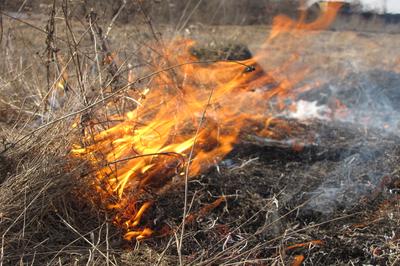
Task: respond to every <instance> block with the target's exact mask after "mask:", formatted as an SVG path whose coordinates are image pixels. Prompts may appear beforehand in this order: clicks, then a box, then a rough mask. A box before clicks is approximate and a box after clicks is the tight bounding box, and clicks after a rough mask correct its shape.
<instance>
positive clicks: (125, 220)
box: [71, 4, 340, 240]
mask: <svg viewBox="0 0 400 266" xmlns="http://www.w3.org/2000/svg"><path fill="white" fill-rule="evenodd" d="M339 8H340V7H339V6H338V5H337V4H332V5H329V8H327V9H326V12H323V13H322V14H321V16H320V17H319V18H318V19H317V20H316V21H314V22H312V23H309V24H307V23H303V22H295V21H293V20H291V19H289V18H287V17H283V16H280V17H278V18H276V20H275V24H274V27H273V29H272V31H271V35H270V38H269V39H268V41H269V40H271V39H273V38H275V37H276V36H278V35H279V34H281V33H282V32H286V33H287V32H296V34H299V33H300V32H303V31H304V30H316V29H322V28H324V27H326V26H328V25H329V24H330V23H331V22H332V21H333V20H334V18H335V16H336V13H337V11H338V10H339ZM303 33H304V32H303ZM268 41H267V43H266V44H265V45H267V44H268ZM193 45H194V42H193V41H190V40H177V41H174V42H172V43H170V44H169V45H166V47H165V48H164V49H163V52H162V55H163V57H162V58H160V57H155V58H153V61H154V65H156V66H158V68H157V69H156V71H157V72H159V75H156V76H154V77H153V78H152V80H151V82H150V83H149V84H146V87H144V88H137V90H135V91H136V92H139V94H138V95H137V97H139V98H136V100H135V101H137V102H140V105H137V107H136V109H134V110H132V111H130V112H127V113H125V114H123V115H115V116H114V117H112V120H115V121H122V122H120V123H117V124H114V125H113V126H111V127H109V128H108V129H105V130H104V129H103V128H100V127H97V128H96V127H94V126H88V127H87V128H85V136H84V138H83V140H82V144H80V145H77V144H75V145H74V146H73V149H72V151H71V153H72V154H73V155H74V156H77V157H79V158H83V159H86V160H87V161H88V162H89V163H90V165H91V167H92V168H93V169H96V172H95V173H94V174H92V175H91V176H90V178H91V181H90V182H89V183H90V184H91V188H93V192H94V193H92V194H93V197H95V198H96V200H97V201H98V202H99V204H100V205H101V206H103V207H105V208H106V209H108V211H110V212H111V213H112V214H113V217H114V219H113V220H114V224H116V225H117V226H119V227H121V228H123V229H124V230H126V233H125V239H126V240H132V239H137V240H140V239H144V238H147V237H150V236H151V235H153V234H154V232H153V230H152V229H150V228H149V226H148V225H146V223H145V222H144V220H145V219H143V217H144V216H145V214H146V212H147V211H148V210H149V209H150V208H151V206H152V205H153V204H154V202H155V198H156V197H157V195H161V194H162V193H164V192H165V190H166V188H167V187H168V186H167V185H171V184H173V182H171V181H172V180H173V179H178V180H181V181H182V173H185V171H186V170H188V175H189V176H190V177H193V176H195V175H198V174H199V173H201V172H202V171H204V170H205V169H207V168H208V167H210V166H211V165H213V164H215V163H216V162H219V161H221V159H223V158H224V156H225V155H226V154H227V153H229V152H230V151H231V150H232V149H233V146H234V145H235V144H236V143H237V142H238V140H239V136H240V134H241V132H243V131H246V130H251V131H252V132H254V133H255V134H257V135H259V136H263V137H269V138H280V137H281V136H283V135H285V134H286V133H288V132H290V130H291V129H290V127H289V126H288V125H287V124H285V123H284V122H282V120H280V119H278V118H276V114H277V113H279V112H283V111H284V110H285V109H287V108H288V107H289V105H290V104H291V103H290V101H291V100H294V99H295V98H296V95H297V94H298V93H301V92H303V91H304V90H305V88H298V89H295V85H296V84H297V83H298V82H299V81H301V80H303V79H304V75H305V74H306V73H305V72H301V71H300V72H299V73H298V74H297V75H293V77H294V78H293V79H291V80H279V82H278V81H277V80H276V79H275V78H274V77H273V76H272V74H273V73H274V71H272V72H271V73H265V72H264V70H263V69H262V68H261V67H260V66H259V65H258V63H257V61H258V60H262V59H268V54H267V53H266V52H265V51H263V50H261V51H260V53H258V54H257V55H255V56H254V57H253V58H252V59H248V60H244V61H241V62H216V63H208V64H198V63H197V64H194V63H192V64H190V63H188V62H195V61H196V60H197V59H196V58H194V57H193V56H192V55H191V54H190V52H189V51H190V48H191V47H193ZM115 58H116V56H115V55H112V56H111V59H113V60H114V59H115ZM111 59H110V60H111ZM170 65H179V66H180V67H179V68H175V69H173V70H168V71H161V70H162V67H166V66H170ZM279 71H281V69H277V70H275V72H279ZM132 78H133V73H131V72H130V73H129V79H130V80H131V79H132ZM130 97H132V98H134V96H130ZM272 125H275V127H276V128H278V130H279V132H276V131H274V130H272V129H271V126H272ZM276 125H279V126H276ZM216 204H220V201H218V202H217V203H216ZM212 206H214V205H212ZM189 217H191V216H189ZM190 219H192V218H190Z"/></svg>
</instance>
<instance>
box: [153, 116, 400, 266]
mask: <svg viewBox="0 0 400 266" xmlns="http://www.w3.org/2000/svg"><path fill="white" fill-rule="evenodd" d="M303 126H304V127H306V128H308V130H309V131H308V132H309V134H312V133H313V132H319V139H318V143H317V144H316V143H314V144H313V145H309V146H306V147H304V149H302V150H301V151H295V150H294V149H293V148H292V147H291V146H287V147H283V146H282V145H280V146H279V147H278V146H276V145H271V144H268V145H261V144H260V142H255V143H251V141H244V142H243V143H241V144H239V145H237V147H236V148H235V150H234V151H233V152H231V154H229V156H228V157H227V158H225V159H224V161H223V162H222V163H220V164H219V165H218V166H214V167H212V169H210V170H209V172H208V173H207V174H204V175H202V176H200V177H198V178H196V179H194V180H192V181H191V182H190V184H189V191H190V193H189V202H192V203H193V204H192V208H191V213H198V212H199V210H200V209H202V208H204V206H207V205H209V204H211V203H212V202H213V201H215V200H216V199H217V198H218V197H220V196H222V195H224V196H225V197H226V201H225V202H223V203H222V204H220V205H219V206H218V207H216V208H215V209H213V210H211V211H209V212H207V213H206V214H204V213H203V215H199V216H198V217H197V219H196V220H195V221H194V222H192V223H190V224H189V225H187V228H186V235H185V240H184V244H183V248H182V251H183V255H184V256H185V257H186V258H187V262H188V263H191V264H215V265H217V264H221V263H229V262H235V261H241V260H243V258H247V259H248V260H249V261H253V262H254V263H255V262H257V261H258V260H259V263H261V262H262V261H263V260H262V259H264V263H266V262H267V261H268V260H265V258H269V262H270V263H272V262H273V261H274V260H276V259H277V258H279V260H283V261H284V262H285V264H290V263H291V262H292V261H293V259H294V257H295V256H296V255H304V256H305V260H304V263H305V264H306V265H343V264H348V263H351V262H352V263H355V264H357V265H361V264H376V265H385V264H387V263H393V262H394V261H393V253H396V252H398V250H397V251H396V250H395V249H396V248H395V246H396V245H395V244H394V243H398V241H399V239H398V237H399V234H400V231H399V229H398V226H399V218H400V216H399V215H400V213H399V206H398V197H399V194H398V192H399V180H400V179H399V173H398V171H399V168H398V160H399V156H400V150H399V148H398V147H397V146H398V143H399V138H398V137H396V136H390V135H387V134H384V135H382V132H379V131H378V130H375V131H373V130H371V131H364V130H363V129H362V128H356V127H354V126H353V125H349V124H336V125H327V124H325V123H321V122H318V121H314V122H312V123H310V124H308V125H303ZM246 162H247V163H246ZM329 191H333V192H331V193H334V194H333V195H329ZM183 195H184V191H183V188H182V187H177V188H176V189H174V190H172V191H171V192H169V193H167V194H165V195H163V196H162V197H161V198H160V199H159V200H158V202H157V204H156V206H155V208H154V209H153V210H152V211H151V212H150V213H149V214H148V216H147V219H148V220H150V221H153V222H152V225H153V226H155V227H157V226H158V227H159V228H162V227H163V226H165V225H166V224H168V225H169V226H171V227H172V228H174V227H175V226H177V225H179V223H180V222H181V215H182V209H183ZM169 239H170V237H169V236H164V237H162V238H156V239H152V240H148V241H146V244H147V245H148V246H149V247H151V248H152V249H155V250H158V251H159V252H160V253H161V252H163V251H164V250H166V251H165V256H167V257H168V256H171V257H175V256H177V253H176V247H169V248H168V247H167V246H166V245H167V243H168V241H169ZM313 240H321V241H322V244H320V245H312V244H310V245H307V244H306V245H304V246H303V247H298V248H293V247H292V248H291V246H292V245H295V244H301V243H307V242H309V241H313ZM250 264H251V263H250Z"/></svg>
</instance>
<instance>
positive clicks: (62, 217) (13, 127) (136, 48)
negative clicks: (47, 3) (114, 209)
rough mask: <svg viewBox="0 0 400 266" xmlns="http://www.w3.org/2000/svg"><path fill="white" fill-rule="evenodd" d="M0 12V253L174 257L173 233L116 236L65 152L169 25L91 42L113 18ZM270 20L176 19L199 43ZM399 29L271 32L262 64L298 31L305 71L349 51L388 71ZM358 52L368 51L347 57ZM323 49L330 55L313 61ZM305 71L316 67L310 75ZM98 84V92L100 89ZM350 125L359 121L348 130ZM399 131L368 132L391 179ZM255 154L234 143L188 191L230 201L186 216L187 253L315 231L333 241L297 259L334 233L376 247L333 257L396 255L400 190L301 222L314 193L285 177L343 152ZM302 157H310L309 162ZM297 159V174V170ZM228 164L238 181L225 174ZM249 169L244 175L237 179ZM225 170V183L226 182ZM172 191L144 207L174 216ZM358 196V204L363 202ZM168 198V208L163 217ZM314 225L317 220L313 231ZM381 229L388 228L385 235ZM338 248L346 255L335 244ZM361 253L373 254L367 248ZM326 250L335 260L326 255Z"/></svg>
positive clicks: (278, 244) (367, 66)
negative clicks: (394, 134) (110, 60)
mask: <svg viewBox="0 0 400 266" xmlns="http://www.w3.org/2000/svg"><path fill="white" fill-rule="evenodd" d="M64 8H65V7H64ZM52 18H54V22H52ZM3 20H4V21H3V23H4V25H3V26H4V32H3V39H2V43H1V46H2V49H1V58H2V60H3V64H2V65H1V67H0V68H1V69H0V73H1V78H0V114H1V118H0V125H1V129H0V145H1V146H0V152H1V153H0V234H1V236H2V238H1V250H0V264H1V265H16V264H20V265H25V264H26V265H45V264H48V265H83V264H86V265H121V264H122V265H123V264H126V265H132V264H135V265H149V264H160V265H174V264H176V263H177V261H178V252H177V248H176V245H177V244H176V243H178V236H171V237H166V238H163V239H154V240H151V241H148V242H140V243H122V242H121V232H119V231H118V229H116V228H114V227H113V226H112V225H111V224H110V223H109V219H108V217H107V216H106V213H104V212H102V211H101V210H97V209H93V208H92V205H91V204H90V203H88V202H86V201H85V200H83V198H81V195H79V193H80V192H79V190H78V189H77V187H79V186H80V185H81V180H80V179H79V178H80V177H81V176H83V175H84V173H85V172H86V171H87V169H86V165H85V164H84V163H82V162H77V161H73V160H72V159H71V158H70V156H69V150H70V148H71V145H72V143H75V142H76V141H77V139H79V138H80V132H79V130H78V129H74V128H72V124H73V123H74V122H75V121H76V120H75V119H76V118H77V117H79V118H81V120H85V117H91V116H95V115H98V114H99V113H100V114H103V115H104V116H107V115H108V114H109V112H110V113H112V112H115V110H108V109H106V108H105V107H104V106H105V103H106V102H107V101H108V100H109V101H115V103H116V105H117V106H118V107H119V108H121V110H117V111H121V112H123V111H124V109H123V108H127V107H129V103H127V101H128V100H126V97H125V96H126V95H125V94H124V93H122V92H121V93H115V92H118V91H122V88H124V85H125V84H126V83H127V78H126V77H127V72H128V71H129V69H130V68H134V69H135V71H137V73H138V75H139V74H141V75H145V74H148V73H151V72H152V71H153V69H152V68H151V67H147V64H148V62H146V57H145V56H143V50H145V51H146V52H148V50H147V49H146V48H147V47H148V46H147V45H148V44H149V43H150V42H153V41H154V38H159V37H158V34H157V30H160V31H162V32H163V34H164V36H163V38H168V36H173V35H174V34H175V32H174V30H170V29H168V28H167V27H161V26H160V27H158V28H157V29H156V31H154V29H152V28H151V26H152V25H149V24H148V23H140V22H138V24H137V25H125V26H121V27H118V26H115V25H111V30H110V33H109V34H110V41H109V42H107V43H106V47H101V46H102V44H103V43H102V42H103V40H102V35H100V34H99V31H98V28H96V27H98V26H102V27H103V29H106V28H107V27H108V26H109V24H108V23H107V24H104V25H103V24H102V25H96V23H94V22H95V20H92V21H91V22H88V21H75V20H73V21H71V20H69V19H68V16H64V13H63V10H62V9H61V6H57V8H56V9H55V15H54V16H51V15H50V16H48V17H42V18H38V19H34V20H29V23H30V24H32V25H36V26H37V27H38V28H39V29H42V31H40V30H39V29H35V28H34V27H32V25H28V24H26V23H25V24H24V23H22V22H19V21H15V20H13V19H10V18H7V17H3ZM46 24H47V25H48V26H47V29H46V31H49V30H50V29H54V30H55V31H54V33H53V34H49V33H46V32H43V29H44V28H45V25H46ZM266 30H268V27H263V26H253V27H250V26H248V27H247V26H242V27H233V26H232V27H228V26H221V27H209V26H203V25H201V24H197V25H194V26H191V27H187V28H186V29H185V30H184V31H183V32H184V34H185V35H186V36H187V37H194V38H196V39H198V40H199V42H200V44H201V45H203V46H205V47H207V48H208V49H216V50H218V49H219V47H221V46H226V43H230V42H234V43H241V44H244V45H245V46H247V47H249V49H250V50H251V51H252V52H254V51H256V50H257V49H258V47H259V46H260V43H261V42H262V41H263V40H264V38H265V32H266ZM154 33H155V34H154ZM93 36H95V37H93ZM398 38H400V37H399V36H398V35H391V34H374V33H362V32H346V31H341V32H329V31H328V32H324V33H322V34H320V35H317V36H314V37H310V39H306V40H298V43H296V42H290V43H286V42H285V40H279V41H277V42H276V43H274V44H273V45H272V46H271V47H269V48H268V49H270V50H271V52H272V54H275V55H276V56H275V57H273V58H271V60H270V61H269V62H261V63H262V65H263V67H265V70H268V69H269V68H272V67H273V66H276V65H279V64H280V63H281V62H282V61H284V60H286V59H287V58H286V56H287V52H288V51H290V50H291V49H295V48H296V47H297V46H298V45H299V43H301V44H302V45H305V43H308V44H309V45H308V46H307V49H304V50H302V53H303V54H300V55H299V56H301V57H303V58H304V60H303V61H302V62H301V64H300V65H296V66H295V67H297V68H301V67H303V66H304V65H307V66H313V67H312V68H311V70H312V71H311V72H312V73H314V75H317V74H320V73H325V74H326V73H328V74H326V79H325V80H326V81H328V82H330V81H331V80H334V79H337V77H344V76H346V74H347V73H345V71H346V70H347V68H346V69H344V68H341V67H338V66H347V65H348V64H354V62H358V63H359V64H357V66H356V67H357V68H358V69H359V70H360V72H363V73H367V72H373V71H375V70H376V69H380V70H388V71H393V72H398V71H399V70H400V68H399V62H400V61H399V59H400V53H399V52H400V49H399V48H398V47H397V46H396V44H397V43H399V42H398ZM144 48H145V49H144ZM280 51H285V53H286V54H285V53H281V52H280ZM109 52H113V53H116V54H118V55H119V58H118V66H119V68H117V69H115V68H114V67H113V66H111V65H103V64H102V58H103V57H104V55H105V54H107V53H109ZM56 53H57V54H58V56H57V55H56ZM360 58H366V60H363V61H362V62H359V61H357V60H359V59H360ZM321 62H329V64H328V63H327V64H325V65H324V66H321ZM143 66H146V67H143ZM316 69H318V71H316ZM63 70H66V72H67V73H68V91H64V90H60V89H57V88H56V86H54V84H56V83H57V82H58V81H59V79H60V77H62V74H63ZM309 79H311V80H312V79H313V76H310V77H309ZM144 81H146V79H145V80H144ZM107 84H108V85H109V86H106V85H107ZM106 87H108V89H106ZM110 88H111V92H110ZM52 97H53V98H52ZM107 97H108V100H107V101H106V100H104V99H105V98H107ZM52 99H56V100H59V103H58V104H56V103H55V102H54V101H52ZM329 130H331V129H329ZM355 135H356V136H357V135H361V133H360V132H358V131H357V133H355ZM346 137H347V135H346ZM360 138H361V137H360ZM394 139H395V140H396V141H397V139H396V138H394ZM395 140H392V139H390V138H389V140H388V141H387V143H389V144H385V143H386V142H384V144H382V143H383V142H382V143H378V142H373V144H374V145H375V144H376V145H378V146H379V145H382V146H383V147H384V148H385V149H387V154H388V155H387V156H383V155H382V156H383V157H379V158H383V159H382V160H385V162H387V163H385V164H383V165H382V166H380V165H378V164H377V165H376V168H377V169H384V168H385V167H387V168H389V167H392V168H393V169H391V171H393V173H394V174H393V178H394V179H395V178H398V176H399V175H398V173H397V172H396V171H398V167H397V168H396V166H395V165H396V162H397V161H396V160H398V151H397V150H396V151H392V150H391V149H389V148H388V147H390V146H391V145H392V143H395V145H397V144H398V142H395ZM335 145H336V146H337V145H339V143H336V144H335ZM335 145H331V147H332V146H335ZM343 145H345V144H343ZM328 146H329V145H328ZM371 146H373V145H372V144H371ZM368 147H369V146H368ZM244 149H245V148H244ZM250 150H252V151H254V147H250ZM333 150H334V151H328V154H331V155H330V156H332V157H335V156H337V155H336V148H335V149H333ZM318 152H321V151H318ZM318 152H316V154H318ZM256 154H258V155H260V156H266V158H265V159H264V160H260V161H259V160H255V159H254V158H252V156H255V155H254V154H251V153H250V155H249V153H248V154H244V155H242V157H240V156H239V157H238V158H244V159H245V160H244V162H243V164H242V165H239V166H238V167H237V168H235V169H233V170H232V169H223V168H222V170H221V171H222V174H221V173H218V172H216V171H214V172H211V173H210V174H208V175H205V176H203V177H202V178H200V180H199V181H193V182H192V183H190V188H191V190H190V195H189V196H190V199H193V202H192V204H193V209H194V210H195V211H197V210H199V209H201V206H204V205H206V204H208V203H210V202H212V201H213V200H214V199H215V197H218V196H221V195H226V197H227V198H228V200H227V203H226V204H225V205H224V206H221V207H220V208H218V209H217V210H215V212H213V213H212V214H210V215H209V217H199V219H197V220H196V223H194V224H193V225H190V226H189V228H188V230H187V231H186V233H185V235H184V242H185V245H184V247H183V252H182V253H183V260H184V262H185V263H186V264H193V265H209V264H225V265H236V264H246V263H247V264H250V265H256V264H260V265H264V264H275V265H277V264H281V265H283V264H288V263H291V262H292V260H293V257H294V256H295V255H297V254H299V253H300V252H299V251H297V250H294V251H290V250H288V249H287V247H288V246H290V245H291V244H294V243H298V242H308V241H312V240H314V238H324V241H330V243H331V244H329V245H327V247H326V250H323V249H321V250H319V249H318V247H317V246H314V245H309V246H307V248H304V249H302V250H301V252H303V253H304V254H308V255H309V256H308V259H309V260H308V261H307V262H310V263H311V262H312V263H315V264H316V265H317V264H318V263H319V262H320V261H321V257H323V256H324V252H329V250H330V249H332V250H336V249H339V248H338V247H340V245H342V244H343V242H341V240H343V239H344V240H343V241H346V243H347V246H346V248H347V249H351V247H352V245H355V242H356V241H360V242H362V241H364V242H362V245H367V244H368V245H369V246H368V247H362V248H367V249H368V248H370V247H374V250H373V251H372V252H369V251H365V253H361V255H360V254H358V255H359V257H357V254H355V253H354V254H353V253H351V252H349V253H351V254H350V255H349V254H347V253H345V251H343V250H340V249H339V251H338V252H336V253H335V252H334V251H332V252H333V254H334V255H333V256H335V255H336V256H339V255H343V257H344V259H343V260H339V259H338V263H341V262H343V263H344V262H345V260H346V258H347V259H348V261H347V262H349V261H351V260H353V259H354V261H356V262H361V261H362V262H366V261H368V260H369V261H374V259H376V261H377V262H379V261H380V260H379V258H380V257H382V258H383V259H385V262H387V263H391V265H396V263H399V255H400V249H399V240H398V239H399V236H398V235H397V234H400V232H398V229H396V228H397V227H398V226H399V223H398V221H399V219H398V218H399V213H400V211H399V208H400V206H399V203H398V201H395V200H394V201H388V204H387V205H385V207H384V208H383V209H379V208H378V207H377V206H375V205H376V204H375V202H374V200H375V199H373V200H371V202H368V204H370V206H371V210H367V211H365V209H362V210H356V209H350V210H349V211H347V212H343V213H339V214H337V215H336V216H334V217H329V218H327V219H320V220H318V219H316V220H315V221H314V220H313V221H311V222H309V221H308V220H307V217H305V216H304V217H301V218H298V216H297V215H296V214H297V213H298V211H299V209H301V207H303V206H304V205H306V204H307V203H308V202H309V201H311V199H307V200H299V201H298V202H295V201H293V200H292V199H293V198H292V197H291V196H293V195H288V194H290V193H294V192H293V191H294V190H287V185H288V184H291V182H293V180H294V179H295V178H297V179H295V180H296V181H298V182H299V183H297V184H296V185H295V186H297V185H298V184H301V178H306V177H307V175H308V178H310V179H312V180H314V179H317V178H315V176H324V173H325V172H329V170H330V168H329V167H332V168H334V167H336V166H337V167H339V165H340V162H335V160H334V159H332V161H329V165H330V166H328V167H327V168H324V167H319V165H320V164H323V162H322V161H323V160H321V161H319V160H316V161H312V160H310V161H309V160H307V159H304V161H302V160H300V159H298V155H297V154H296V153H293V152H291V151H288V150H286V149H283V150H282V149H279V148H278V149H272V150H271V151H265V150H262V149H261V150H259V151H258V153H256ZM265 154H266V155H265ZM285 154H286V155H285ZM305 157H306V156H305ZM327 158H329V156H328V157H327ZM296 160H298V161H296ZM324 160H325V159H324ZM336 163H337V164H336ZM309 165H311V166H312V167H311V168H312V169H311V171H310V169H309ZM367 166H368V164H366V163H365V164H361V165H360V169H361V168H364V167H367ZM302 167H303V168H302ZM313 167H315V169H314V168H313ZM374 167H375V165H374ZM274 168H276V171H275V170H273V169H274ZM299 169H302V170H299ZM360 171H361V170H360ZM260 172H261V173H262V174H260ZM299 172H301V174H303V175H304V176H297V175H295V174H294V173H296V174H297V173H299ZM362 174H363V173H360V176H361V175H362ZM260 175H261V177H259V178H256V177H258V176H260ZM232 177H233V178H235V180H237V181H235V182H233V181H232V180H231V178H232ZM210 179H211V181H210ZM248 179H249V180H251V181H252V182H248V181H247V182H244V181H243V180H248ZM215 180H217V181H215ZM276 180H278V181H276ZM307 180H309V179H307ZM310 182H311V181H310ZM229 183H231V185H232V186H229V185H228V186H227V184H229ZM243 183H244V184H243ZM303 183H305V182H303ZM310 184H311V183H310ZM310 184H307V185H304V186H303V187H301V188H304V189H307V188H309V187H311V186H312V185H310ZM240 188H242V190H243V191H240ZM246 189H248V190H246ZM267 190H268V191H267ZM297 192H299V191H297ZM182 194H183V192H182V188H178V189H177V190H176V191H173V192H171V194H170V195H167V196H166V197H165V199H163V200H162V202H160V205H159V207H157V209H156V210H154V213H152V214H151V215H153V218H157V219H165V220H164V222H165V223H168V224H170V225H171V226H172V227H174V226H177V225H178V224H179V222H180V220H181V217H180V216H179V215H181V214H180V210H181V209H183V206H182V204H183V198H182V196H181V195H182ZM177 195H178V196H177ZM210 195H211V196H210ZM296 195H297V194H296ZM289 198H290V200H289ZM374 204H375V205H374ZM360 206H361V207H362V208H366V206H365V205H360ZM367 206H368V205H367ZM177 210H178V211H177ZM169 211H170V213H172V214H171V215H170V216H169V215H168V214H169V213H168V212H169ZM174 211H175V212H174ZM354 216H358V217H357V218H358V219H353V218H354ZM160 217H161V218H160ZM224 221H225V223H224ZM382 221H383V222H382ZM356 222H360V223H361V222H365V224H366V225H365V226H364V227H362V229H363V230H366V231H359V230H357V229H354V228H352V227H351V226H350V227H351V228H349V225H354V224H355V223H356ZM368 223H369V224H368ZM317 228H318V232H315V231H316V229H317ZM332 228H333V229H332ZM368 230H370V231H368ZM367 231H368V232H367ZM390 231H393V234H395V235H394V236H393V237H392V238H390V239H385V237H387V236H388V235H389V233H390ZM332 232H334V233H337V234H338V235H335V234H334V233H332ZM340 237H342V239H340ZM365 239H367V240H365ZM368 241H370V242H371V243H372V244H371V243H369V242H368ZM362 248H360V249H361V250H362ZM375 248H379V249H380V250H381V251H382V250H383V251H384V252H386V253H385V254H383V255H382V254H380V255H379V254H378V255H377V256H375V255H374V252H378V251H376V250H375ZM316 249H317V250H318V252H316V254H317V255H315V257H313V256H314V255H312V254H313V250H316ZM342 251H343V254H342V253H340V252H342ZM365 254H369V255H370V257H369V258H367V259H366V260H363V259H364V258H362V256H365ZM318 255H319V257H318ZM376 257H378V259H377V258H376ZM382 261H383V260H382ZM329 262H332V263H333V260H331V261H329ZM349 263H350V262H349Z"/></svg>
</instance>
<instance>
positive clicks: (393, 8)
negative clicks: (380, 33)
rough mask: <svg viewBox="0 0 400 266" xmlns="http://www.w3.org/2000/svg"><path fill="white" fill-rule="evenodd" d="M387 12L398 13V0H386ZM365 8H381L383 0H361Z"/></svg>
mask: <svg viewBox="0 0 400 266" xmlns="http://www.w3.org/2000/svg"><path fill="white" fill-rule="evenodd" d="M386 2H387V12H388V13H400V0H386ZM361 3H362V4H363V5H364V6H365V8H367V9H378V10H380V11H382V10H383V6H384V0H361Z"/></svg>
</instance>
